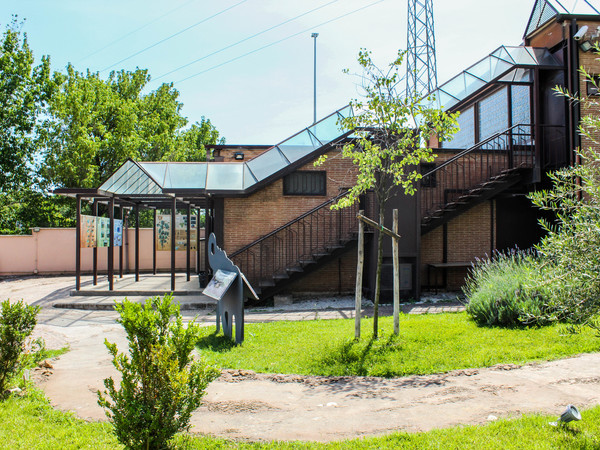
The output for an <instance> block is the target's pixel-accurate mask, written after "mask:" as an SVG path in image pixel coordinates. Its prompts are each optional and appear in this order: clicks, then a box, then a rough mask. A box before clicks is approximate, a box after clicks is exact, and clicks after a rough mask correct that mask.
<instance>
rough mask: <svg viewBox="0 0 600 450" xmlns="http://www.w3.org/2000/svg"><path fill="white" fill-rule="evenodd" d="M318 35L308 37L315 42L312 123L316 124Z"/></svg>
mask: <svg viewBox="0 0 600 450" xmlns="http://www.w3.org/2000/svg"><path fill="white" fill-rule="evenodd" d="M318 36H319V33H313V34H311V35H310V37H311V38H313V39H314V40H315V51H314V110H313V123H317V37H318Z"/></svg>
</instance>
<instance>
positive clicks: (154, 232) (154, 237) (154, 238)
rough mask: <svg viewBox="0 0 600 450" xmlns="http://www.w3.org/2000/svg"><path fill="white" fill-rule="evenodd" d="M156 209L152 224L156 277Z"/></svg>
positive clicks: (153, 271)
mask: <svg viewBox="0 0 600 450" xmlns="http://www.w3.org/2000/svg"><path fill="white" fill-rule="evenodd" d="M156 213H157V212H156V209H155V210H154V220H153V222H152V274H154V275H156Z"/></svg>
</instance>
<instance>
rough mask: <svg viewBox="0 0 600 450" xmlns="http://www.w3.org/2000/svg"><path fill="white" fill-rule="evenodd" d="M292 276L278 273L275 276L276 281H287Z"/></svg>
mask: <svg viewBox="0 0 600 450" xmlns="http://www.w3.org/2000/svg"><path fill="white" fill-rule="evenodd" d="M289 277H290V276H289V275H288V274H287V273H276V274H275V275H273V279H274V280H277V281H278V280H287V279H288V278H289Z"/></svg>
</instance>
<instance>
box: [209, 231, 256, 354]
mask: <svg viewBox="0 0 600 450" xmlns="http://www.w3.org/2000/svg"><path fill="white" fill-rule="evenodd" d="M208 263H209V264H210V267H211V269H212V270H213V273H216V272H217V270H223V271H226V272H233V273H235V274H236V276H235V279H234V280H233V282H232V283H231V286H229V288H228V289H227V291H226V292H225V293H224V295H223V296H222V297H221V298H220V299H219V300H218V302H217V333H218V332H219V331H220V330H221V324H222V325H223V334H224V335H225V336H227V337H228V338H230V339H231V337H232V331H233V328H234V324H235V342H236V344H241V343H242V342H243V340H244V299H245V298H252V299H255V300H258V296H257V295H256V293H255V292H254V290H253V289H252V286H250V284H249V283H248V281H247V280H246V278H245V277H244V275H243V274H242V272H241V271H240V269H239V267H238V266H236V265H235V264H234V263H233V262H232V261H231V260H230V259H229V258H228V257H227V253H225V251H224V250H222V249H221V248H219V246H218V245H217V239H216V237H215V234H214V233H211V234H210V236H209V237H208Z"/></svg>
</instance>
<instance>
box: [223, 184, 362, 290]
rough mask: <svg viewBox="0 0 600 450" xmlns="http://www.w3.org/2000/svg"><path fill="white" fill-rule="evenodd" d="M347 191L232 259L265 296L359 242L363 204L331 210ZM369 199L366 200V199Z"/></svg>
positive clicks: (252, 244) (238, 253) (232, 256)
mask: <svg viewBox="0 0 600 450" xmlns="http://www.w3.org/2000/svg"><path fill="white" fill-rule="evenodd" d="M344 195H345V193H342V194H340V195H338V196H337V197H334V198H332V199H329V200H327V201H326V202H324V203H322V204H321V205H319V206H317V207H316V208H314V209H312V210H310V211H308V212H306V213H304V214H302V215H301V216H299V217H297V218H296V219H294V220H292V221H291V222H289V223H287V224H285V225H283V226H281V227H279V228H277V229H276V230H274V231H272V232H270V233H269V234H267V235H265V236H263V237H261V238H260V239H258V240H256V241H254V242H252V243H251V244H249V245H247V246H245V247H243V248H241V249H239V250H237V251H235V252H234V253H232V254H231V255H230V258H231V260H232V261H233V262H234V263H235V264H236V265H237V266H238V267H239V268H240V270H241V271H242V272H243V273H244V274H245V275H246V277H247V278H248V280H249V281H250V283H251V284H252V285H253V286H254V287H255V288H256V289H257V291H258V292H257V293H259V295H260V297H261V298H263V299H265V298H269V297H271V296H273V295H274V294H277V293H278V292H280V291H281V290H282V289H284V288H285V286H287V285H288V284H289V283H291V282H293V281H295V280H298V279H299V278H301V277H302V276H304V275H306V274H308V273H310V272H313V271H314V270H316V269H317V268H319V267H322V266H323V265H324V264H326V263H328V262H329V261H332V260H334V259H336V258H338V257H339V256H341V255H342V254H344V253H345V252H347V251H349V250H351V249H352V248H354V246H355V245H356V240H357V233H358V221H357V220H356V214H357V213H358V211H359V209H364V203H365V202H363V205H361V206H359V205H358V204H354V205H352V206H350V207H348V208H343V209H337V210H332V209H331V205H333V204H334V203H336V202H337V201H338V200H339V199H340V198H341V197H342V196H344ZM365 201H366V200H365Z"/></svg>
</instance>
